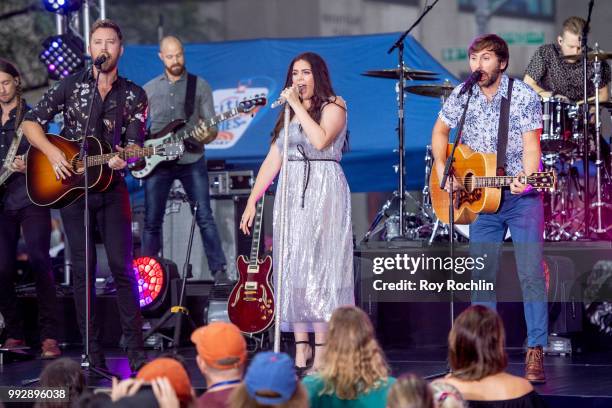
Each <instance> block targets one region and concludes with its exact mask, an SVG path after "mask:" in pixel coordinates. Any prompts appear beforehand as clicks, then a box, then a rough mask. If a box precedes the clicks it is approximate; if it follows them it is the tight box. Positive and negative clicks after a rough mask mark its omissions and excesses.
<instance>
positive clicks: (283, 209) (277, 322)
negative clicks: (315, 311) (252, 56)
mask: <svg viewBox="0 0 612 408" xmlns="http://www.w3.org/2000/svg"><path fill="white" fill-rule="evenodd" d="M290 119H291V118H290V107H289V104H288V103H287V102H286V101H285V111H284V117H283V120H284V129H283V130H284V132H283V152H282V154H283V156H282V157H283V160H282V165H281V171H282V174H281V177H280V179H281V182H280V187H281V189H280V190H281V191H280V226H279V230H280V239H279V247H278V254H279V257H278V259H279V262H278V263H277V265H278V268H277V270H276V277H275V278H276V279H275V286H276V288H275V293H274V296H275V297H276V299H278V301H277V303H276V311H275V312H276V313H275V314H274V352H275V353H278V352H280V338H281V330H280V326H281V321H282V318H281V310H282V306H281V304H280V302H281V299H282V297H281V291H282V281H283V273H284V270H285V269H284V265H283V264H284V262H285V260H286V259H287V258H286V255H287V253H288V251H287V242H286V240H285V236H286V232H287V217H288V214H287V180H288V176H287V163H288V156H289V150H288V145H289V121H290ZM277 194H278V189H277Z"/></svg>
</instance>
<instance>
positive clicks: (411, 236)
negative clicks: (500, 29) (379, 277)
mask: <svg viewBox="0 0 612 408" xmlns="http://www.w3.org/2000/svg"><path fill="white" fill-rule="evenodd" d="M566 58H568V59H581V58H582V55H577V56H576V55H572V56H568V57H566ZM587 58H588V60H589V61H593V63H594V64H593V65H594V67H595V75H594V77H593V78H592V81H593V83H594V85H595V89H599V85H600V84H599V81H600V79H601V74H600V71H601V64H598V62H600V61H603V60H608V59H612V53H605V52H602V51H600V50H599V49H598V48H597V46H596V47H595V50H594V51H593V52H590V53H589V54H587ZM362 75H365V76H371V77H377V78H386V79H396V80H397V79H398V78H399V70H398V69H381V70H372V71H366V72H364V73H363V74H362ZM404 76H405V78H406V79H408V80H420V81H434V80H436V79H437V78H436V77H437V74H436V73H435V72H431V71H423V70H414V69H410V68H407V67H406V68H405V69H404ZM453 89H454V86H453V85H452V84H451V83H450V82H449V81H448V80H446V81H444V82H443V83H439V84H436V83H430V84H425V85H409V86H406V87H405V88H404V91H405V92H409V93H412V94H416V95H421V96H427V97H435V98H439V99H440V103H441V105H443V104H444V101H445V100H446V98H448V96H449V95H450V94H451V92H452V90H453ZM398 91H399V90H398ZM398 93H399V92H398ZM398 98H399V96H398ZM588 103H589V110H588V111H587V109H584V106H583V105H582V104H581V103H580V102H578V103H575V102H572V101H570V100H568V99H567V98H565V97H561V96H552V97H548V98H544V99H543V100H542V133H541V137H540V146H541V149H542V161H543V165H544V167H545V169H546V170H551V169H554V170H555V171H556V172H557V174H558V185H557V188H556V189H555V190H554V191H552V192H547V193H545V210H546V217H545V219H546V222H545V232H544V239H545V240H548V241H570V240H578V239H582V238H589V237H591V236H592V235H593V233H595V234H596V235H597V237H598V238H604V239H612V204H611V203H612V160H611V159H612V156H610V154H611V152H610V146H609V145H608V144H607V143H606V142H605V140H604V139H603V137H602V135H601V122H600V113H601V112H602V111H604V110H608V112H609V113H610V114H611V116H612V102H610V101H597V100H595V98H591V99H589V100H588ZM585 111H587V112H590V113H589V115H588V116H589V117H588V118H587V119H586V120H585V118H584V112H585ZM585 123H586V124H587V126H588V128H587V130H586V131H585V129H584V126H585ZM584 135H588V143H585V140H584ZM585 146H588V147H587V148H586V149H585ZM584 160H587V161H589V163H590V164H591V165H594V167H595V177H594V178H595V182H594V183H593V182H591V183H588V181H587V182H582V181H581V177H580V176H579V171H578V167H577V164H578V163H579V162H581V161H584ZM402 162H403V161H402ZM400 167H401V166H400ZM432 167H433V156H432V153H431V146H427V148H426V153H425V180H424V187H423V190H422V197H421V199H420V200H418V199H416V198H414V197H413V196H412V195H411V194H410V193H409V192H404V199H406V198H407V199H409V200H410V201H411V202H412V203H413V204H415V208H416V211H415V212H405V213H404V215H403V217H404V222H403V231H402V228H400V225H401V224H400V222H399V218H400V216H399V215H398V211H397V209H398V207H399V206H401V205H403V204H404V200H402V199H400V197H399V193H398V191H395V192H394V193H393V196H392V198H390V199H389V200H387V202H386V203H385V204H384V205H383V206H382V208H381V210H380V211H379V212H378V214H377V216H376V219H375V220H374V221H373V223H372V225H371V226H370V228H369V230H368V232H367V233H366V234H365V236H364V238H363V241H364V242H365V241H368V240H369V239H370V237H372V236H373V235H375V234H380V236H381V237H382V238H383V239H384V240H387V241H392V240H397V239H400V240H401V239H403V240H420V241H428V242H429V243H430V244H431V243H432V242H434V241H440V240H447V239H448V237H449V231H448V225H443V224H442V223H440V221H439V220H438V219H437V217H436V216H435V214H434V212H433V209H432V205H431V199H430V194H429V187H428V186H429V177H430V174H431V170H432ZM398 171H399V172H403V171H404V169H403V168H400V169H398ZM591 173H592V171H590V172H588V174H586V177H590V178H593V175H592V174H591ZM585 184H586V185H588V184H590V185H591V186H592V188H589V191H588V197H589V198H590V199H591V200H588V201H591V203H590V205H589V208H590V211H591V212H590V215H591V217H590V222H589V224H590V225H589V230H588V231H586V229H585V226H584V223H583V220H584V197H585ZM383 220H384V222H383ZM454 234H455V235H454V237H456V238H458V239H459V241H464V242H465V241H466V240H469V228H468V226H467V225H456V226H455V231H454ZM509 238H511V237H510V234H509V232H508V233H507V234H506V239H509Z"/></svg>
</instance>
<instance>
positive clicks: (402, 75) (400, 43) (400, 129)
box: [387, 0, 439, 239]
mask: <svg viewBox="0 0 612 408" xmlns="http://www.w3.org/2000/svg"><path fill="white" fill-rule="evenodd" d="M438 1H439V0H435V1H434V2H433V4H432V5H431V6H426V7H425V9H424V10H423V12H422V13H421V15H420V16H419V18H417V20H416V21H415V22H414V23H413V24H412V25H411V26H410V28H409V29H408V30H406V31H405V32H404V33H403V34H402V35H401V36H400V37H399V38H398V39H397V41H396V42H395V43H394V44H393V46H391V48H389V50H388V51H387V54H391V53H392V52H393V50H395V49H396V48H397V51H398V53H397V57H398V68H399V83H398V89H399V98H398V109H397V116H398V123H397V134H398V139H399V148H398V152H399V167H398V171H399V186H398V195H399V230H400V233H399V236H400V239H401V237H405V235H404V210H405V209H404V206H405V202H406V197H405V190H406V188H405V186H404V173H405V163H404V159H405V158H404V138H405V135H404V82H405V80H406V72H405V71H404V68H405V66H404V39H405V38H406V36H407V35H408V34H410V32H411V31H412V30H413V29H414V28H415V27H416V26H417V25H419V23H420V22H421V20H422V19H423V17H425V16H426V15H427V13H429V12H430V11H431V9H432V8H434V6H435V5H436V4H437V3H438Z"/></svg>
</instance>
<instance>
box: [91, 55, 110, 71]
mask: <svg viewBox="0 0 612 408" xmlns="http://www.w3.org/2000/svg"><path fill="white" fill-rule="evenodd" d="M107 59H108V55H106V54H100V55H98V57H97V58H96V59H95V60H94V63H93V64H94V65H95V67H96V68H100V67H101V66H102V64H104V63H105V62H106V60H107Z"/></svg>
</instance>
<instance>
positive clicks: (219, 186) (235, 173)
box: [208, 170, 255, 197]
mask: <svg viewBox="0 0 612 408" xmlns="http://www.w3.org/2000/svg"><path fill="white" fill-rule="evenodd" d="M208 180H209V183H210V195H211V196H212V197H217V196H231V195H241V194H250V193H251V188H252V187H253V184H254V183H255V180H254V176H253V170H230V171H209V172H208Z"/></svg>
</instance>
